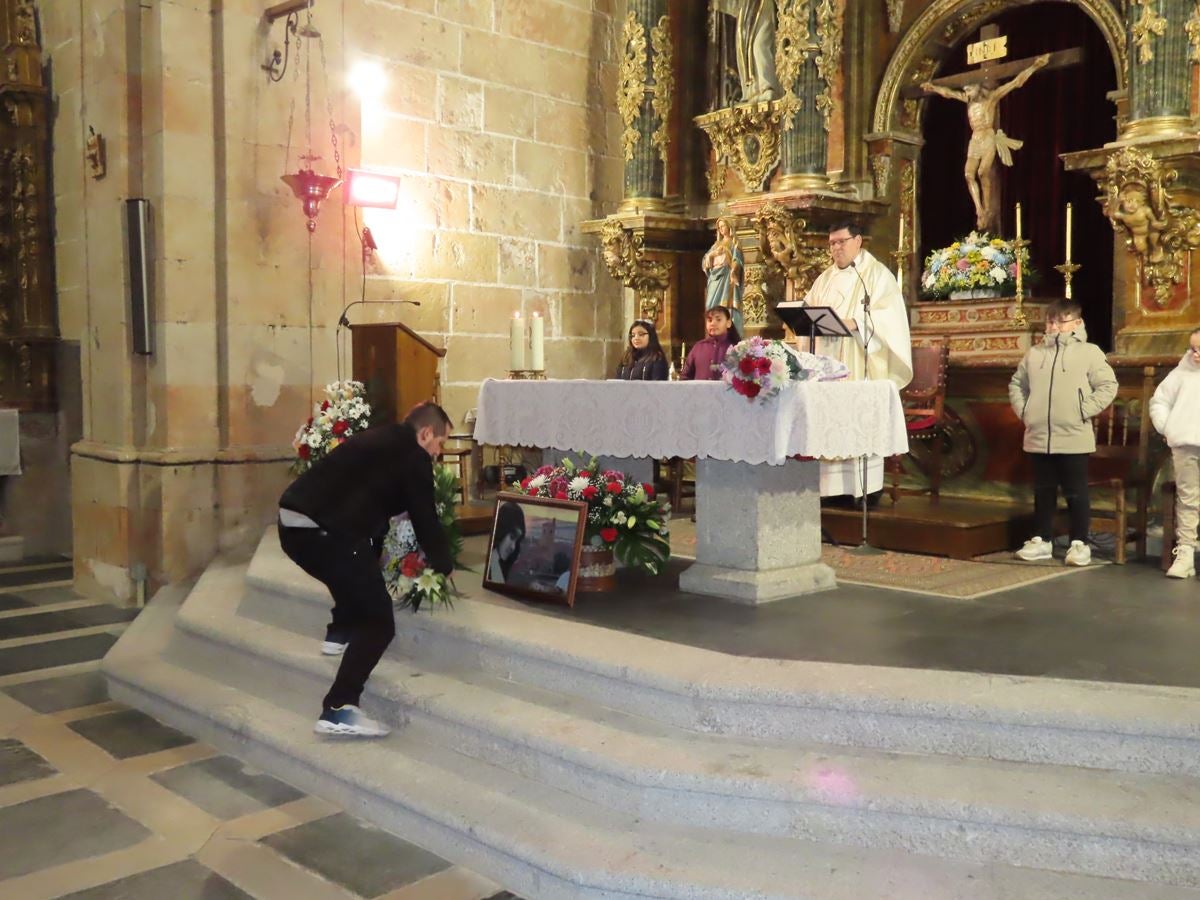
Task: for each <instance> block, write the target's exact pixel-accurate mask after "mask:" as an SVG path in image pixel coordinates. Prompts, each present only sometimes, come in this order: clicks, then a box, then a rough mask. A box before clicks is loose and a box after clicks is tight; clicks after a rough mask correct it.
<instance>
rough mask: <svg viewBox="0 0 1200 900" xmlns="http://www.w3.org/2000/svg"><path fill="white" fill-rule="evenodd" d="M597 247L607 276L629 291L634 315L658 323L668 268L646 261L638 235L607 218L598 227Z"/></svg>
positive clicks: (669, 269) (666, 284)
mask: <svg viewBox="0 0 1200 900" xmlns="http://www.w3.org/2000/svg"><path fill="white" fill-rule="evenodd" d="M600 247H601V251H602V254H603V256H604V265H605V266H606V267H607V268H608V271H609V274H610V275H612V277H613V278H615V279H617V280H618V281H620V282H621V283H622V284H624V285H625V287H627V288H630V289H631V290H632V291H633V294H634V299H635V304H636V308H637V311H638V316H640V317H641V318H643V319H646V320H648V321H650V322H653V323H655V324H658V323H659V322H660V321H661V316H662V312H663V308H664V306H665V302H666V292H667V286H668V284H670V279H671V267H670V266H669V265H668V264H667V263H665V262H662V261H661V260H657V259H646V256H645V253H646V249H645V246H644V245H643V239H642V236H641V235H640V234H635V233H634V232H633V231H631V230H630V229H628V228H626V227H625V226H624V225H622V224H621V220H620V219H617V218H613V217H610V218H608V219H605V220H604V224H603V225H601V226H600Z"/></svg>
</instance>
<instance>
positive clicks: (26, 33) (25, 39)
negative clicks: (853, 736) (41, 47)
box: [16, 0, 37, 44]
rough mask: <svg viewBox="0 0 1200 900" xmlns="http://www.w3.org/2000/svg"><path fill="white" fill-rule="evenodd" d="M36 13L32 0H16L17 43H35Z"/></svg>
mask: <svg viewBox="0 0 1200 900" xmlns="http://www.w3.org/2000/svg"><path fill="white" fill-rule="evenodd" d="M36 16H37V13H36V11H35V9H34V3H33V0H17V9H16V20H17V29H16V31H17V43H18V44H36V43H37V18H36Z"/></svg>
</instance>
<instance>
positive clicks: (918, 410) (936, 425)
mask: <svg viewBox="0 0 1200 900" xmlns="http://www.w3.org/2000/svg"><path fill="white" fill-rule="evenodd" d="M912 361H913V378H912V381H910V382H909V383H908V386H907V387H905V388H904V389H903V390H901V391H900V400H901V402H902V403H903V404H904V424H905V428H906V429H907V430H908V441H909V444H910V445H911V444H912V443H913V442H914V441H930V445H929V447H930V466H929V495H930V497H931V498H933V500H934V501H936V500H937V499H938V496H939V494H940V493H941V487H942V449H943V447H944V445H945V443H946V429H945V425H946V369H947V368H948V366H949V364H950V345H949V343H948V342H947V341H946V339H945V338H942V339H941V340H940V341H939V342H938V343H937V344H935V345H934V346H932V347H913V351H912ZM910 452H911V451H910ZM903 460H904V457H903V456H892V457H889V459H888V461H887V470H888V472H889V473H890V474H891V476H892V479H891V481H892V484H891V488H890V489H889V492H890V493H891V496H892V503H895V502H896V501H897V500H898V499H899V498H900V494H902V493H906V494H907V493H924V491H920V490H914V489H911V488H907V489H902V488H901V487H900V477H901V475H903V474H904V465H903Z"/></svg>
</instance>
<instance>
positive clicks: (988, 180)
mask: <svg viewBox="0 0 1200 900" xmlns="http://www.w3.org/2000/svg"><path fill="white" fill-rule="evenodd" d="M1049 61H1050V54H1049V53H1043V54H1042V55H1041V56H1039V57H1037V58H1036V59H1034V61H1033V62H1032V63H1031V64H1030V65H1029V67H1028V68H1025V69H1023V70H1022V71H1021V72H1020V73H1019V74H1018V75H1017V76H1016V77H1015V78H1013V79H1012V80H1011V81H1008V82H1005V83H1004V84H1002V85H1000V86H999V87H988V86H987V85H986V84H969V85H967V86H966V87H965V88H963V89H962V90H961V91H956V90H953V89H952V88H947V87H944V86H942V85H939V84H934V83H933V82H932V81H926V82H925V83H924V84H922V85H921V89H922V90H923V91H925V92H926V93H929V94H937V95H938V96H939V97H945V98H946V99H947V100H957V101H959V102H960V103H965V104H966V105H967V122H968V123H969V124H970V126H971V142H970V144H968V145H967V164H966V167H965V168H964V169H963V174H964V175H965V177H966V180H967V190H968V191H969V192H970V194H971V200H972V201H973V202H974V203H975V227H976V228H978V229H979V230H980V231H986V232H991V233H993V234H994V233H996V232H998V231H999V228H1000V209H999V205H998V203H997V199H998V197H997V192H996V191H995V187H994V185H995V183H996V182H995V178H996V176H995V172H994V171H993V166H994V165H995V161H996V157H997V156H998V157H1000V162H1002V163H1003V164H1004V165H1006V166H1011V165H1012V151H1013V150H1019V149H1020V148H1021V146H1022V144H1023V143H1024V142H1023V141H1017V140H1014V139H1012V138H1010V137H1009V136H1008V135H1006V134H1005V133H1004V132H1003V131H1001V130H1000V129H999V128H997V127H996V119H997V116H998V113H999V107H1000V101H1001V100H1003V99H1004V98H1005V97H1007V96H1008V95H1009V94H1011V93H1012V92H1013V91H1015V90H1016V89H1017V88H1019V87H1021V86H1022V85H1024V84H1025V82H1027V81H1028V80H1029V79H1030V78H1031V77H1033V74H1034V73H1035V72H1036V71H1037V70H1038V69H1040V68H1042V67H1043V66H1045V65H1046V63H1048V62H1049Z"/></svg>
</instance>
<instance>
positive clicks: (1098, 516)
mask: <svg viewBox="0 0 1200 900" xmlns="http://www.w3.org/2000/svg"><path fill="white" fill-rule="evenodd" d="M1153 395H1154V367H1153V366H1145V367H1143V369H1142V377H1141V380H1140V381H1139V382H1138V383H1137V384H1135V385H1129V386H1121V387H1119V388H1118V389H1117V396H1116V399H1115V400H1113V402H1112V405H1111V406H1109V407H1108V409H1106V410H1104V412H1102V413H1101V414H1100V415H1098V416H1097V417H1096V418H1095V419H1093V420H1092V427H1093V429H1094V430H1095V432H1096V452H1095V453H1094V454H1093V456H1092V459H1091V460H1090V462H1089V468H1090V469H1091V471H1092V472H1096V471H1097V470H1099V471H1100V472H1101V473H1105V474H1102V475H1101V477H1098V478H1095V479H1094V480H1091V481H1089V482H1088V487H1089V489H1091V500H1092V526H1091V528H1092V531H1099V532H1104V533H1108V534H1112V535H1113V536H1114V537H1115V539H1116V550H1115V557H1114V559H1115V561H1116V562H1117V563H1118V564H1119V565H1123V564H1124V563H1125V561H1126V549H1125V546H1126V543H1127V542H1128V541H1129V539H1130V538H1131V537H1132V538H1133V539H1134V541H1135V542H1136V553H1137V556H1136V558H1137V559H1144V558H1145V556H1146V524H1147V520H1148V518H1149V509H1150V491H1151V490H1152V489H1153V482H1154V473H1155V471H1156V469H1157V466H1156V465H1155V464H1154V460H1153V459H1152V454H1151V440H1152V438H1153V434H1154V429H1153V426H1151V424H1150V398H1151V397H1152V396H1153ZM1113 472H1116V473H1117V474H1115V475H1113V474H1108V473H1113ZM1130 489H1132V490H1133V491H1134V504H1133V509H1132V511H1131V510H1130V508H1129V499H1128V496H1127V493H1128V491H1129V490H1130ZM1106 496H1108V497H1109V498H1110V502H1109V503H1104V504H1102V505H1100V506H1099V507H1097V505H1096V500H1097V499H1104V498H1105V497H1106ZM1110 505H1111V509H1110V508H1109V506H1110Z"/></svg>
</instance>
